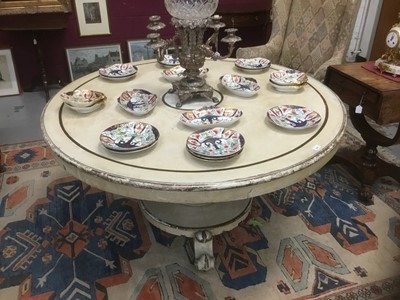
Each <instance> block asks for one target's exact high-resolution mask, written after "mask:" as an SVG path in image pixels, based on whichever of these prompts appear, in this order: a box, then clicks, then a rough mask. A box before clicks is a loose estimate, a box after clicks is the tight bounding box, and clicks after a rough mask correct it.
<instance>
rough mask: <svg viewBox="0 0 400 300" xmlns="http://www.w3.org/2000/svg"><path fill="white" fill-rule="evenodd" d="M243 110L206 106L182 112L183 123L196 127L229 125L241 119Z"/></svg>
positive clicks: (181, 119)
mask: <svg viewBox="0 0 400 300" xmlns="http://www.w3.org/2000/svg"><path fill="white" fill-rule="evenodd" d="M242 114H243V112H242V111H241V110H239V109H237V108H224V107H204V108H200V109H197V110H192V111H187V112H184V113H182V114H181V116H180V121H181V123H183V124H185V125H187V126H189V127H192V128H196V129H201V128H211V127H216V126H222V127H225V126H229V125H232V124H233V123H235V122H237V121H239V119H240V117H241V116H242Z"/></svg>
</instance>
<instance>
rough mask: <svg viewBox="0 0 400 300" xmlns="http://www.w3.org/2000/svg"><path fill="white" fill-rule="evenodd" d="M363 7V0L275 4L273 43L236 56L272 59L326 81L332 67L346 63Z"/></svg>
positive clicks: (298, 0)
mask: <svg viewBox="0 0 400 300" xmlns="http://www.w3.org/2000/svg"><path fill="white" fill-rule="evenodd" d="M359 6H360V0H273V2H272V16H271V17H272V32H271V37H270V39H269V41H268V42H267V43H266V44H265V45H260V46H255V47H247V48H239V49H238V50H237V52H236V56H237V57H238V58H252V57H264V58H268V59H269V60H271V62H272V63H275V64H279V65H282V66H285V67H289V68H293V69H297V70H300V71H302V72H305V73H307V74H309V75H310V76H313V77H314V78H316V79H319V80H321V81H322V80H323V79H324V76H325V72H326V69H327V67H328V66H329V65H335V64H341V63H343V62H344V58H345V56H346V52H347V49H348V46H349V43H350V40H351V37H352V34H353V28H354V23H355V20H356V18H357V13H358V9H359Z"/></svg>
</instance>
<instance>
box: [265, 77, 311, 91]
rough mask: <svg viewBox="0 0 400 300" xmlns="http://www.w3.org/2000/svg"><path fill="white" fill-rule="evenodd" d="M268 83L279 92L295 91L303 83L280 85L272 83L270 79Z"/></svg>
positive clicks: (298, 89)
mask: <svg viewBox="0 0 400 300" xmlns="http://www.w3.org/2000/svg"><path fill="white" fill-rule="evenodd" d="M269 83H270V84H271V85H272V86H273V87H274V88H275V89H276V90H277V91H279V92H284V93H297V92H298V91H300V90H301V89H302V88H303V86H304V84H300V85H280V84H276V83H273V82H272V81H271V80H270V81H269Z"/></svg>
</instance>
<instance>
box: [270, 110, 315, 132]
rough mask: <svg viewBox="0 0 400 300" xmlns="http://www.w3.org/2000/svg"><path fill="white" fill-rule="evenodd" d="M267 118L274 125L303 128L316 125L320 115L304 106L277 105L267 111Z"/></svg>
mask: <svg viewBox="0 0 400 300" xmlns="http://www.w3.org/2000/svg"><path fill="white" fill-rule="evenodd" d="M267 116H268V119H269V120H270V121H272V123H274V124H275V125H278V126H279V127H283V128H286V129H305V128H310V127H314V126H316V125H317V124H318V123H319V122H320V121H321V116H320V115H319V114H318V113H317V112H315V111H313V110H311V109H308V108H306V107H303V106H297V105H279V106H275V107H272V108H271V109H270V110H268V112H267Z"/></svg>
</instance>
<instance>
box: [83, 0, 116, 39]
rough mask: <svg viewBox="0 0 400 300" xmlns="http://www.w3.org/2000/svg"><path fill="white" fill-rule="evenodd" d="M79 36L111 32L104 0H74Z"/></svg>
mask: <svg viewBox="0 0 400 300" xmlns="http://www.w3.org/2000/svg"><path fill="white" fill-rule="evenodd" d="M75 11H76V17H77V19H78V25H79V33H80V35H81V36H91V35H105V34H111V32H110V25H109V22H108V11H107V1H106V0H75Z"/></svg>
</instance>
